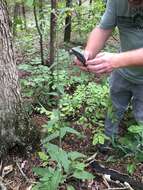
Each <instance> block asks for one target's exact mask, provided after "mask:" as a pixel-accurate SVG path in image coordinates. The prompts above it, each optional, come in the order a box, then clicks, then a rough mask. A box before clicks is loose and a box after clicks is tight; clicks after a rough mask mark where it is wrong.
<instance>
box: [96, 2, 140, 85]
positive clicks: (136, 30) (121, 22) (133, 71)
mask: <svg viewBox="0 0 143 190" xmlns="http://www.w3.org/2000/svg"><path fill="white" fill-rule="evenodd" d="M116 26H117V27H118V29H119V35H120V43H121V50H120V51H121V52H125V51H128V50H134V49H138V48H143V6H134V7H133V6H131V5H129V3H128V0H108V1H107V7H106V11H105V13H104V15H103V17H102V19H101V22H100V25H99V27H100V28H102V29H112V28H114V27H116ZM118 72H119V73H120V74H121V75H122V76H123V77H124V78H126V79H127V80H130V81H131V82H134V83H137V84H140V83H143V66H135V67H125V68H120V69H118Z"/></svg>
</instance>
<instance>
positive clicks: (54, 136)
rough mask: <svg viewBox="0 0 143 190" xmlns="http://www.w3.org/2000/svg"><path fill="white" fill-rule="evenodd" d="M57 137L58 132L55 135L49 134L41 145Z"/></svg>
mask: <svg viewBox="0 0 143 190" xmlns="http://www.w3.org/2000/svg"><path fill="white" fill-rule="evenodd" d="M57 137H59V132H58V131H57V132H55V133H53V134H51V135H49V136H48V137H46V138H45V139H44V140H43V141H42V143H43V144H45V143H48V142H50V141H51V140H53V139H56V138H57Z"/></svg>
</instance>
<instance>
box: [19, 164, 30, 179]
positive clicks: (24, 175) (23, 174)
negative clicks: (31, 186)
mask: <svg viewBox="0 0 143 190" xmlns="http://www.w3.org/2000/svg"><path fill="white" fill-rule="evenodd" d="M16 165H17V167H18V169H19V171H20V172H21V174H22V176H23V177H24V178H25V179H26V181H27V182H29V181H30V180H29V178H28V177H27V176H26V174H25V173H24V172H23V170H22V169H21V167H20V165H19V164H18V162H16Z"/></svg>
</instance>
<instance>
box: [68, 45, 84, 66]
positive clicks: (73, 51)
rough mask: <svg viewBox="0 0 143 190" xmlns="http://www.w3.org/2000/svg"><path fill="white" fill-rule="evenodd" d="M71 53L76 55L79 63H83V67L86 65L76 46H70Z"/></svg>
mask: <svg viewBox="0 0 143 190" xmlns="http://www.w3.org/2000/svg"><path fill="white" fill-rule="evenodd" d="M71 53H72V54H74V55H75V56H76V57H77V59H78V60H79V61H80V62H81V63H83V65H84V66H85V67H86V66H87V65H86V59H85V57H84V55H83V53H81V52H80V50H78V49H77V48H72V49H71Z"/></svg>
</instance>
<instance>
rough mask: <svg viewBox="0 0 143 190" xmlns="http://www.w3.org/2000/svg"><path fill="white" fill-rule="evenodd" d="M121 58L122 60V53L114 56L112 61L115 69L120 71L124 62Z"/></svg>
mask: <svg viewBox="0 0 143 190" xmlns="http://www.w3.org/2000/svg"><path fill="white" fill-rule="evenodd" d="M120 58H121V56H120V53H116V54H114V56H113V60H112V63H113V68H114V69H118V68H120V67H122V61H121V60H120Z"/></svg>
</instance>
